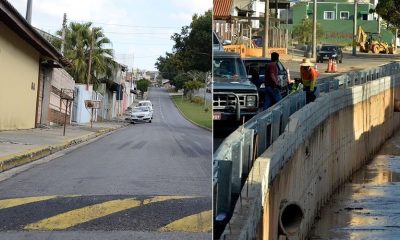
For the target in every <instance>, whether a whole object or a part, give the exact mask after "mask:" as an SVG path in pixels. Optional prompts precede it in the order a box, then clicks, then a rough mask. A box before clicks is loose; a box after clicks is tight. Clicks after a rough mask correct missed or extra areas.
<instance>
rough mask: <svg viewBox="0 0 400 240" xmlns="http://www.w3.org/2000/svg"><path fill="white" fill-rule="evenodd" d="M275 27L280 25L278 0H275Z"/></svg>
mask: <svg viewBox="0 0 400 240" xmlns="http://www.w3.org/2000/svg"><path fill="white" fill-rule="evenodd" d="M275 21H276V22H275V27H279V23H278V0H275Z"/></svg>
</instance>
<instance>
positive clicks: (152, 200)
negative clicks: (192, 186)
mask: <svg viewBox="0 0 400 240" xmlns="http://www.w3.org/2000/svg"><path fill="white" fill-rule="evenodd" d="M188 198H193V197H192V196H156V197H152V198H149V199H145V200H144V201H143V204H144V205H146V204H150V203H156V202H162V201H168V200H177V199H188Z"/></svg>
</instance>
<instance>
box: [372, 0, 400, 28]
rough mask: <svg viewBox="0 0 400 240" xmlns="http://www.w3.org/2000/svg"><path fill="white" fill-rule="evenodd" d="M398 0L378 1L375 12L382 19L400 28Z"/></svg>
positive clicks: (399, 2) (399, 0)
mask: <svg viewBox="0 0 400 240" xmlns="http://www.w3.org/2000/svg"><path fill="white" fill-rule="evenodd" d="M399 6H400V0H379V2H378V4H377V5H376V8H375V11H376V13H378V14H379V16H380V17H382V19H384V20H385V21H387V22H388V23H389V24H392V25H393V26H395V27H396V28H400V9H399Z"/></svg>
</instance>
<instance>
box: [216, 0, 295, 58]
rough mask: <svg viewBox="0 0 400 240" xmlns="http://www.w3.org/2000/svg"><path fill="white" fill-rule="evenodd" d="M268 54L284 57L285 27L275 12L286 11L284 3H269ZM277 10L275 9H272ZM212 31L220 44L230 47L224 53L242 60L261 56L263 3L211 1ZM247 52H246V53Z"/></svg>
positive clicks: (246, 0) (243, 0) (233, 0)
mask: <svg viewBox="0 0 400 240" xmlns="http://www.w3.org/2000/svg"><path fill="white" fill-rule="evenodd" d="M269 7H270V13H269V22H270V24H269V30H268V31H269V39H268V52H279V53H280V54H281V55H282V56H284V55H285V54H287V45H288V31H287V25H282V24H281V23H282V22H283V21H281V20H280V19H278V18H277V17H276V15H275V14H274V13H275V12H277V11H279V9H287V8H288V7H289V3H288V2H287V1H279V3H278V4H276V3H275V2H274V1H270V3H269ZM276 7H277V9H276ZM213 18H214V21H213V30H214V31H215V33H216V34H217V36H218V38H219V39H220V40H221V42H223V43H224V42H225V43H231V44H232V45H231V46H229V47H225V50H226V51H235V52H240V53H241V55H242V56H261V55H262V53H263V49H262V47H263V45H264V40H263V39H264V31H265V28H264V27H263V26H262V24H261V22H262V21H263V20H264V18H265V1H261V0H214V16H213ZM248 49H250V50H248Z"/></svg>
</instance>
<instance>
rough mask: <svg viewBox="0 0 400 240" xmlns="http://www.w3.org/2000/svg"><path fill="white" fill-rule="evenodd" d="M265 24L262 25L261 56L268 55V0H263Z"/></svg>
mask: <svg viewBox="0 0 400 240" xmlns="http://www.w3.org/2000/svg"><path fill="white" fill-rule="evenodd" d="M264 20H265V26H264V46H263V56H264V57H268V42H269V39H268V31H269V0H265V14H264Z"/></svg>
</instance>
